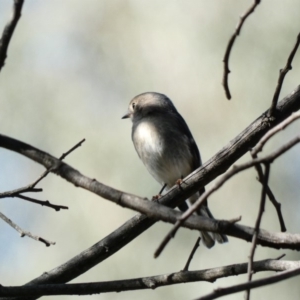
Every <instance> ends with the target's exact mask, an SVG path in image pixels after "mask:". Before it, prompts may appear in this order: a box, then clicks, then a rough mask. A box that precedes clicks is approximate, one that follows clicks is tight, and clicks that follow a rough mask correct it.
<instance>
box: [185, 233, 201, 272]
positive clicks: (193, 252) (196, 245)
mask: <svg viewBox="0 0 300 300" xmlns="http://www.w3.org/2000/svg"><path fill="white" fill-rule="evenodd" d="M200 240H201V238H200V236H199V237H198V238H197V240H196V243H195V245H194V247H193V249H192V252H191V253H190V255H189V258H188V260H187V262H186V264H185V266H184V268H183V271H188V270H189V266H190V263H191V261H192V259H193V257H194V254H195V252H196V251H197V249H198V248H199V246H200Z"/></svg>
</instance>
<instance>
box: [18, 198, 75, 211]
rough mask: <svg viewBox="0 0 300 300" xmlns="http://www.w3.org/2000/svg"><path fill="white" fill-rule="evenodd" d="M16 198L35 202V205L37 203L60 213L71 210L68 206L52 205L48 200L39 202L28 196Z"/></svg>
mask: <svg viewBox="0 0 300 300" xmlns="http://www.w3.org/2000/svg"><path fill="white" fill-rule="evenodd" d="M15 197H17V198H20V199H23V200H26V201H29V202H33V203H36V204H40V205H42V206H47V207H50V208H53V209H54V210H56V211H60V210H61V209H69V208H68V206H64V205H55V204H52V203H50V202H49V201H48V200H46V201H42V200H37V199H33V198H31V197H27V196H24V195H16V196H15Z"/></svg>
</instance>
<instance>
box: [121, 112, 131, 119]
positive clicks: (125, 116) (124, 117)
mask: <svg viewBox="0 0 300 300" xmlns="http://www.w3.org/2000/svg"><path fill="white" fill-rule="evenodd" d="M128 118H130V113H129V112H128V113H126V114H125V115H124V116H123V117H122V119H128Z"/></svg>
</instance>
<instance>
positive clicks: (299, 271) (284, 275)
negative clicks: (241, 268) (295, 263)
mask: <svg viewBox="0 0 300 300" xmlns="http://www.w3.org/2000/svg"><path fill="white" fill-rule="evenodd" d="M297 275H300V267H298V268H295V269H292V270H287V271H283V272H281V273H279V274H275V275H273V276H270V277H267V278H263V279H257V280H254V281H251V282H246V283H242V284H237V285H233V286H230V287H227V288H218V289H216V290H214V291H213V292H212V293H210V294H208V295H206V296H204V297H200V298H198V299H197V300H213V299H217V298H220V297H223V296H225V295H230V294H234V293H238V292H241V291H245V290H247V289H253V288H258V287H261V286H265V285H268V284H272V283H276V282H280V281H283V280H285V279H289V278H291V277H294V276H297Z"/></svg>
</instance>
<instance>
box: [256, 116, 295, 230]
mask: <svg viewBox="0 0 300 300" xmlns="http://www.w3.org/2000/svg"><path fill="white" fill-rule="evenodd" d="M299 118H300V112H296V113H293V114H292V115H291V116H290V117H288V118H287V119H285V120H284V121H282V122H281V123H279V124H278V125H277V126H275V127H274V128H272V129H271V130H269V131H268V132H267V133H266V134H265V135H264V136H263V137H262V138H261V139H260V140H259V142H258V143H257V144H256V146H255V147H254V148H253V149H252V150H251V152H250V153H251V156H252V158H254V159H256V158H257V154H258V153H259V152H260V151H262V149H263V147H264V145H265V144H266V143H267V141H268V140H269V139H270V138H271V137H273V136H274V135H275V134H276V133H278V132H279V131H281V130H283V129H285V128H286V127H287V126H288V125H290V124H291V123H293V122H294V121H295V120H297V119H299ZM255 169H256V171H257V173H258V180H259V182H261V183H262V182H263V173H262V169H261V166H260V165H256V166H255ZM267 195H268V197H269V199H270V201H271V202H272V204H273V205H274V207H275V209H276V212H277V215H278V219H279V222H280V227H281V231H282V232H285V231H286V226H285V222H284V219H283V216H282V213H281V204H280V203H279V202H278V201H277V200H276V198H275V196H274V194H273V192H272V190H271V189H270V187H269V186H267Z"/></svg>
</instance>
